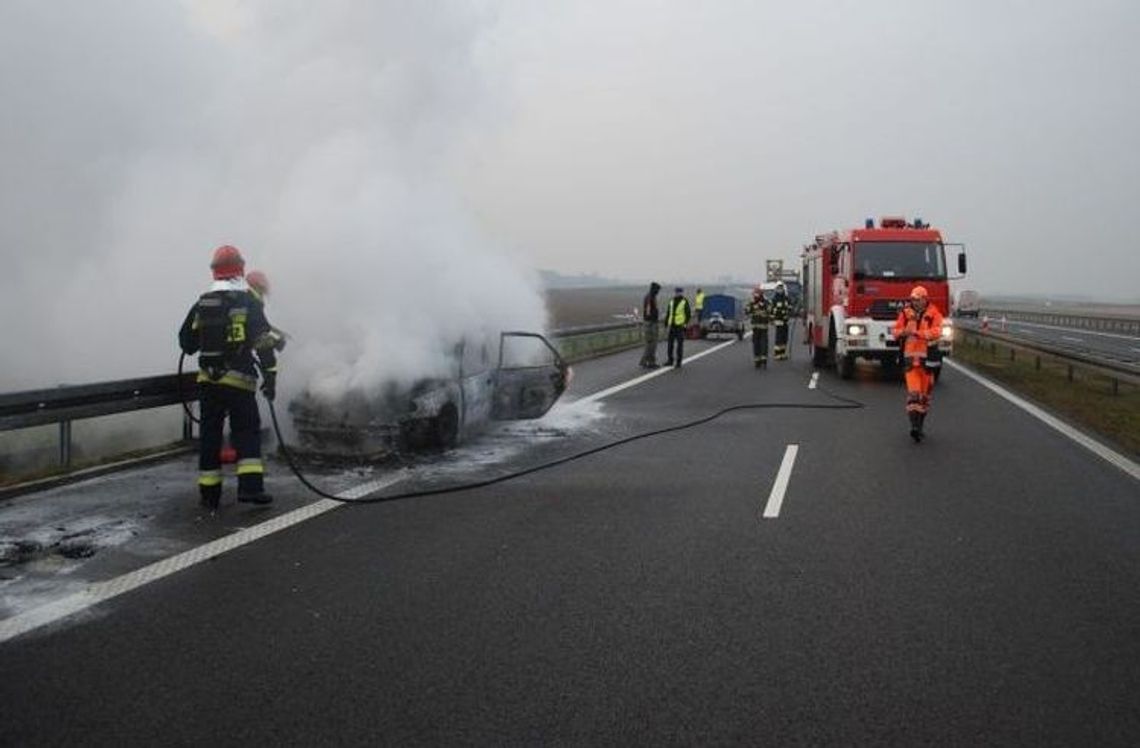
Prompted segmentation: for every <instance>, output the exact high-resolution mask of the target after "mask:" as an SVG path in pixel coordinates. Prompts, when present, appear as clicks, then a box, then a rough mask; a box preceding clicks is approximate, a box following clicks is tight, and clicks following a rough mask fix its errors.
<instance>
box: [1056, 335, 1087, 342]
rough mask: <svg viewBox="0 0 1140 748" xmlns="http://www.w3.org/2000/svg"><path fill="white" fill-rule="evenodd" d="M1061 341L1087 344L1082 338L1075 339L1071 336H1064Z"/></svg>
mask: <svg viewBox="0 0 1140 748" xmlns="http://www.w3.org/2000/svg"><path fill="white" fill-rule="evenodd" d="M1061 340H1068V341H1069V342H1072V343H1083V342H1085V341H1084V340H1083V339H1081V338H1074V337H1072V336H1070V335H1062V336H1061Z"/></svg>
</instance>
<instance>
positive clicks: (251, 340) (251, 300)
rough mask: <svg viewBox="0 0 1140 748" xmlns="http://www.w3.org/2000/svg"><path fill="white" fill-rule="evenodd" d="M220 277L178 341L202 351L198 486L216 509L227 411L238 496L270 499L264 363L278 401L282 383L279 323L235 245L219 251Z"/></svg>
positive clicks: (189, 351) (270, 392)
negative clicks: (270, 316) (264, 456)
mask: <svg viewBox="0 0 1140 748" xmlns="http://www.w3.org/2000/svg"><path fill="white" fill-rule="evenodd" d="M210 269H211V270H212V271H213V274H214V283H213V285H211V286H210V290H209V291H207V292H206V293H204V294H202V296H201V297H199V298H198V301H197V302H195V304H194V306H192V307H191V308H190V312H189V313H188V314H187V315H186V320H185V321H184V322H183V323H182V328H181V329H180V330H179V331H178V342H179V345H180V346H181V347H182V351H183V352H184V353H186V355H194V354H195V353H197V354H198V389H199V398H200V402H201V409H202V410H201V420H202V426H201V429H202V433H201V450H200V452H199V456H198V470H199V473H198V490H199V494H200V496H201V502H202V506H203V507H205V508H206V509H209V510H211V511H213V510H215V509H217V507H218V504H219V502H220V500H221V496H222V471H221V457H220V451H221V447H222V432H223V430H224V428H225V422H226V417H227V416H228V417H229V419H230V434H231V437H232V440H233V444H234V448H235V449H236V450H237V458H238V462H237V475H238V501H243V502H250V503H254V504H268V503H270V502H272V501H273V497H272V496H270V495H269V494H267V493H266V492H265V480H264V478H265V466H264V463H262V460H261V435H260V431H259V430H260V426H261V419H260V417H259V415H258V412H257V400H256V397H257V395H256V393H257V368H255V367H260V369H261V371H262V374H263V375H264V380H263V382H262V385H261V391H262V393H263V394H264V395H265V397H266V399H268V400H272V399H273V397H274V395H275V393H276V385H277V359H276V355H275V353H274V350H273V348H274V339H273V336H272V330H273V328H272V327H270V325H269V322H268V321H267V320H266V318H265V311H264V308H263V306H262V304H261V303H260V302H259V301H258V300H257V299H256V298H255V297H254V296H253V294H251V293H250V289H249V285H248V283H247V282H246V279H245V277H244V276H245V260H244V259H243V258H242V256H241V252H239V251H238V249H237V248H236V247H231V246H229V245H225V246H222V247H218V248H217V249H216V250H214V256H213V260H212V261H211V262H210Z"/></svg>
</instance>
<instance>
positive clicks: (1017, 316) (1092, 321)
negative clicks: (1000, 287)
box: [978, 307, 1140, 335]
mask: <svg viewBox="0 0 1140 748" xmlns="http://www.w3.org/2000/svg"><path fill="white" fill-rule="evenodd" d="M978 315H979V317H981V316H986V317H989V318H991V319H993V318H995V317H997V318H1001V317H1005V318H1006V319H1012V320H1017V321H1019V322H1036V323H1038V324H1042V325H1052V326H1054V327H1071V328H1074V329H1079V330H1093V331H1096V332H1110V333H1115V334H1117V335H1140V319H1137V318H1135V317H1107V316H1093V315H1084V314H1061V313H1054V312H1028V311H1024V310H1021V309H1001V308H997V307H982V308H981V309H980V310H979V312H978Z"/></svg>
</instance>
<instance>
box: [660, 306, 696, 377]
mask: <svg viewBox="0 0 1140 748" xmlns="http://www.w3.org/2000/svg"><path fill="white" fill-rule="evenodd" d="M692 316H693V307H692V304H690V303H689V300H688V299H686V298H685V289H683V288H681V287H679V286H678V287H677V288H675V289H673V298H671V299H669V304H668V306H667V307H666V309H665V326H666V328H667V329H668V331H669V342H668V344H667V347H666V349H665V350H666V351H667V356H668V358H666V359H665V365H666V366H672V367H673V368H674V369H680V368H681V358H682V357H683V356H684V351H685V327H687V326H688V324H689V320H690V319H691V318H692ZM674 342H676V344H677V358H676V362H675V363H674V359H673V343H674Z"/></svg>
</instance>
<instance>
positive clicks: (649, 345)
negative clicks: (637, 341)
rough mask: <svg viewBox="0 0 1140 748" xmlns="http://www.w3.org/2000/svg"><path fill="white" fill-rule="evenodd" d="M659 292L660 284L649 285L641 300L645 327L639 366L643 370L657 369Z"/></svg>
mask: <svg viewBox="0 0 1140 748" xmlns="http://www.w3.org/2000/svg"><path fill="white" fill-rule="evenodd" d="M660 291H661V284H660V283H656V282H654V283H650V284H649V293H647V294H645V298H643V299H642V300H641V319H642V324H644V325H645V352H644V353H642V354H641V366H642V367H643V368H645V369H656V368H657V325H658V324H659V323H658V319H659V317H660V314H659V312H658V309H657V294H658V293H659V292H660Z"/></svg>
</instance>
